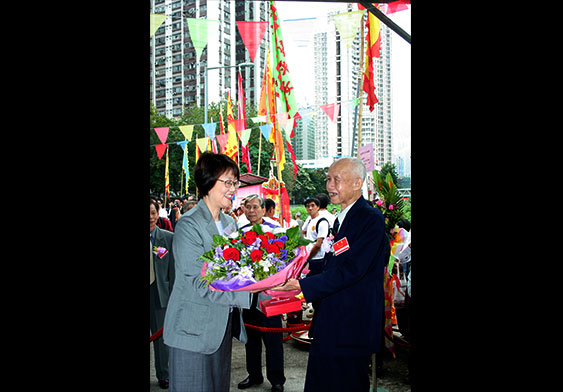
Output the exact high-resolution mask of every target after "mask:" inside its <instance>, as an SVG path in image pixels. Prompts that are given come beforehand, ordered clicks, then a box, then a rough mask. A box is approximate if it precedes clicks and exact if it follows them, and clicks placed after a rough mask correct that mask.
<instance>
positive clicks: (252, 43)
mask: <svg viewBox="0 0 563 392" xmlns="http://www.w3.org/2000/svg"><path fill="white" fill-rule="evenodd" d="M237 27H238V31H239V33H240V37H241V38H242V42H244V45H245V46H246V50H248V54H249V55H250V61H252V62H254V57H255V56H256V52H257V51H258V47H259V46H260V42H262V39H263V38H264V33H265V32H266V29H267V28H268V22H266V21H264V22H258V21H244V20H237Z"/></svg>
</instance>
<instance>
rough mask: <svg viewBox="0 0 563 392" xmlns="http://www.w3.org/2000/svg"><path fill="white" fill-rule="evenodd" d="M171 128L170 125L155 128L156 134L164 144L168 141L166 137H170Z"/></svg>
mask: <svg viewBox="0 0 563 392" xmlns="http://www.w3.org/2000/svg"><path fill="white" fill-rule="evenodd" d="M169 129H170V127H161V128H155V129H154V131H155V132H156V135H157V136H158V138H159V139H160V142H161V143H162V144H165V143H166V138H168V130H169Z"/></svg>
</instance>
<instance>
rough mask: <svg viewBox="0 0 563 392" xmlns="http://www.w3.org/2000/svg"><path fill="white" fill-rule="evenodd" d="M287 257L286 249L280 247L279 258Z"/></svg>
mask: <svg viewBox="0 0 563 392" xmlns="http://www.w3.org/2000/svg"><path fill="white" fill-rule="evenodd" d="M285 259H287V250H285V249H282V250H280V260H285Z"/></svg>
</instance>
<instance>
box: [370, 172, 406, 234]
mask: <svg viewBox="0 0 563 392" xmlns="http://www.w3.org/2000/svg"><path fill="white" fill-rule="evenodd" d="M372 175H373V181H374V184H375V189H376V192H377V194H378V195H379V197H380V200H378V201H377V202H376V205H375V207H377V208H378V209H379V210H380V211H381V212H382V213H383V216H384V217H385V228H386V229H387V232H388V233H389V232H391V233H392V232H393V229H394V228H395V225H396V224H397V222H399V220H400V219H401V218H402V217H403V213H404V212H403V210H404V209H405V204H406V201H405V199H404V197H403V195H401V193H400V192H399V191H398V190H397V186H396V185H395V183H394V181H393V176H392V174H391V172H387V175H386V176H385V180H383V177H382V176H381V174H380V173H379V172H378V171H377V170H374V171H373V172H372ZM409 207H410V205H409ZM409 209H410V208H409Z"/></svg>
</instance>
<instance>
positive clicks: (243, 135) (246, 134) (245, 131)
mask: <svg viewBox="0 0 563 392" xmlns="http://www.w3.org/2000/svg"><path fill="white" fill-rule="evenodd" d="M251 132H252V128H250V129H243V130H242V132H241V138H240V142H241V143H242V145H243V146H246V145H247V144H248V140H250V133H251Z"/></svg>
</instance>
